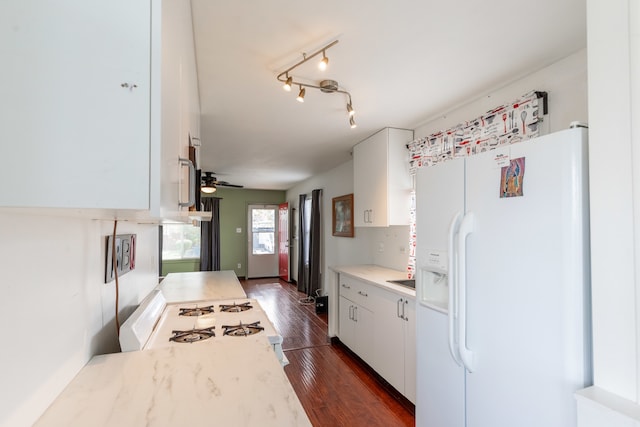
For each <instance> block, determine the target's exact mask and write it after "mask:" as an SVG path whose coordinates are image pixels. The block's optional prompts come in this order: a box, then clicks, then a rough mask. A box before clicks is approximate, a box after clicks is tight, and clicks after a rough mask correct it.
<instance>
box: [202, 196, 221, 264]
mask: <svg viewBox="0 0 640 427" xmlns="http://www.w3.org/2000/svg"><path fill="white" fill-rule="evenodd" d="M220 200H222V199H220V198H219V197H203V198H202V204H203V207H204V211H205V212H211V221H202V222H201V223H200V271H219V270H220Z"/></svg>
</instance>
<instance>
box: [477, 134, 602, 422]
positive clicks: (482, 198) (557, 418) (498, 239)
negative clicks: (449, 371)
mask: <svg viewBox="0 0 640 427" xmlns="http://www.w3.org/2000/svg"><path fill="white" fill-rule="evenodd" d="M498 154H504V155H507V156H509V158H510V159H511V160H514V159H518V158H523V159H524V161H523V162H520V163H518V164H519V167H518V168H516V167H512V169H511V171H510V174H509V177H508V178H509V179H512V180H511V182H509V183H506V184H505V180H502V183H501V173H502V169H501V168H500V167H499V166H497V164H496V161H495V159H496V155H498ZM586 156H587V151H586V135H585V134H584V130H582V129H572V130H568V131H563V132H558V133H555V134H551V135H547V136H544V137H541V138H537V139H535V140H532V141H529V142H523V143H520V144H514V145H511V146H509V147H507V148H506V149H503V150H501V151H498V150H496V151H492V152H489V153H485V154H483V155H477V156H473V157H470V158H469V159H468V160H467V169H466V193H467V199H466V208H467V212H473V214H474V215H475V226H474V231H473V233H472V234H471V235H469V237H468V238H467V254H466V267H467V268H466V275H467V308H468V310H467V343H468V347H469V349H470V350H471V351H472V352H473V354H474V362H475V369H474V372H473V373H469V374H467V376H466V392H467V394H466V402H467V407H466V408H467V427H486V426H492V427H503V426H504V427H507V426H508V427H512V426H519V427H534V426H536V427H538V426H545V427H565V426H571V425H576V409H575V407H576V404H575V401H574V397H573V393H574V392H575V391H576V390H578V389H581V388H583V387H585V386H586V385H588V384H587V383H588V382H589V381H590V365H589V363H588V361H589V360H590V353H589V340H588V338H587V337H588V336H589V334H590V331H589V330H588V324H589V321H588V311H589V307H588V304H587V303H586V301H588V292H589V291H588V289H589V275H588V264H587V259H588V257H587V250H588V249H587V248H588V210H587V207H588V200H587V197H588V196H587V195H588V192H587V179H586V161H587V158H586ZM516 177H517V179H518V180H519V181H518V182H514V181H513V178H516ZM507 187H508V188H507ZM517 187H520V188H522V190H523V191H522V194H523V195H522V196H517V197H504V198H501V197H500V195H501V193H503V192H504V191H505V190H506V191H508V192H514V191H515V192H517Z"/></svg>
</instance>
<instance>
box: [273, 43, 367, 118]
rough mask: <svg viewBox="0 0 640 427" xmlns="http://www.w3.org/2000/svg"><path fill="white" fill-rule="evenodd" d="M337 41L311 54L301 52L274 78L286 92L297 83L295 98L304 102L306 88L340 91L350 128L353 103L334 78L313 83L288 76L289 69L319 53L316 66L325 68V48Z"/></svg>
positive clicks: (349, 95)
mask: <svg viewBox="0 0 640 427" xmlns="http://www.w3.org/2000/svg"><path fill="white" fill-rule="evenodd" d="M337 43H338V40H334V41H333V42H331V43H329V44H328V45H326V46H324V47H323V48H321V49H320V50H318V51H316V52H314V53H312V54H311V55H307V54H306V53H303V54H302V60H301V61H300V62H298V63H296V64H295V65H293V66H292V67H289V68H288V69H286V70H285V71H283V72H281V73H280V74H278V76H277V77H276V79H277V80H278V81H280V82H283V83H284V86H283V88H284V90H286V91H287V92H289V91H291V86H292V85H298V87H299V88H300V92H299V93H298V97H297V98H296V100H297V101H298V102H304V96H305V92H306V90H305V89H306V88H312V89H319V90H320V91H321V92H324V93H341V94H343V95H346V96H347V97H348V102H347V113H349V116H348V117H349V124H350V125H351V128H352V129H353V128H355V127H356V121H355V118H354V114H355V111H354V109H353V103H352V102H351V94H350V93H349V92H347V91H346V90H344V89H341V88H340V86H339V85H338V82H337V81H335V80H322V81H320V82H317V83H316V82H313V83H307V82H303V81H297V80H295V78H294V77H292V76H290V75H289V73H290V72H291V71H293V70H294V69H296V68H297V67H299V66H300V65H302V64H304V63H305V62H307V61H309V60H310V59H311V58H314V57H316V56H318V55H320V54H322V60H321V61H320V63H319V64H318V66H319V67H320V69H321V70H324V69H326V68H327V65H328V64H329V58H328V57H327V53H326V51H327V49H329V48H330V47H332V46H334V45H335V44H337Z"/></svg>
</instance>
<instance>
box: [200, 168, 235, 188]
mask: <svg viewBox="0 0 640 427" xmlns="http://www.w3.org/2000/svg"><path fill="white" fill-rule="evenodd" d="M213 174H214V172H204V175H203V176H202V179H201V180H202V182H201V185H200V190H201V191H202V192H203V193H215V192H216V189H217V187H218V186H221V187H234V188H244V186H243V185H236V184H230V183H228V182H227V181H218V180H217V179H216V177H215V176H213Z"/></svg>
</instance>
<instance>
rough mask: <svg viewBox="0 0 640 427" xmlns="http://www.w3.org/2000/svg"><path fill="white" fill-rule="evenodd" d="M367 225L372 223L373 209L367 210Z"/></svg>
mask: <svg viewBox="0 0 640 427" xmlns="http://www.w3.org/2000/svg"><path fill="white" fill-rule="evenodd" d="M369 223H373V209H369Z"/></svg>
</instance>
